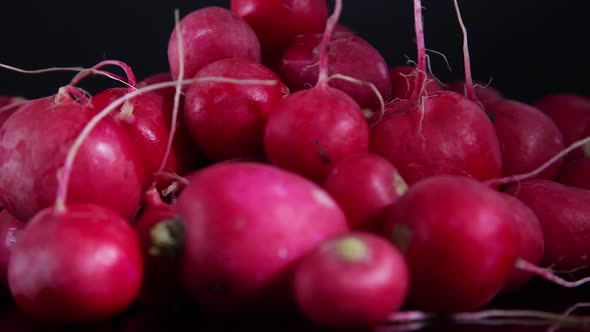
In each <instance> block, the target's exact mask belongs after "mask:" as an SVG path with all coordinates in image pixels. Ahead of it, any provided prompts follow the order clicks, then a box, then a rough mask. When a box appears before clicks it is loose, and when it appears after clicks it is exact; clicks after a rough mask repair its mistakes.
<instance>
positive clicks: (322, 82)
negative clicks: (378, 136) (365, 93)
mask: <svg viewBox="0 0 590 332" xmlns="http://www.w3.org/2000/svg"><path fill="white" fill-rule="evenodd" d="M341 10H342V4H341V0H338V1H337V2H336V8H335V10H334V14H333V15H332V16H331V17H330V18H329V19H328V23H327V24H326V31H325V34H324V40H323V41H322V43H321V47H320V58H319V60H320V63H319V78H318V79H317V83H316V85H315V86H314V87H313V88H311V89H306V90H301V91H298V92H295V93H293V94H291V95H289V96H287V97H286V98H284V99H283V100H282V101H281V102H280V103H278V104H277V105H276V106H275V108H274V109H273V110H272V111H271V114H270V117H269V118H268V122H267V125H266V131H265V136H264V147H265V151H266V155H267V158H268V159H269V160H270V162H271V163H273V164H274V165H277V166H279V167H282V168H285V169H288V170H290V171H293V172H295V173H298V174H301V175H303V176H305V177H307V178H309V179H312V180H314V181H317V182H322V181H323V180H324V179H325V177H326V176H327V175H328V174H329V173H330V172H331V171H332V168H333V167H334V166H335V165H336V164H337V163H339V162H340V161H341V160H342V159H344V158H346V157H348V156H351V155H354V154H358V153H366V152H368V145H369V127H368V124H367V121H366V120H365V117H364V116H363V113H362V111H361V109H360V107H359V106H358V104H357V103H356V102H355V101H354V100H353V99H352V98H350V97H349V96H348V95H347V94H346V93H344V92H342V91H341V90H338V89H336V88H332V87H330V86H329V85H328V79H329V77H328V57H329V55H328V53H327V48H328V42H329V40H330V37H331V35H332V30H333V29H334V26H335V25H336V23H337V21H338V18H339V16H340V12H341Z"/></svg>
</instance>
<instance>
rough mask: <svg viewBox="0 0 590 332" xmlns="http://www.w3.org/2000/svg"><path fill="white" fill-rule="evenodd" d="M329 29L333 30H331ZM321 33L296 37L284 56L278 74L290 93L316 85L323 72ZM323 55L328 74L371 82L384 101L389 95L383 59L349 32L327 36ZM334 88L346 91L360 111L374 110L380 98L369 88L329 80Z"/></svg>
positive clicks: (362, 40) (385, 64) (347, 82)
mask: <svg viewBox="0 0 590 332" xmlns="http://www.w3.org/2000/svg"><path fill="white" fill-rule="evenodd" d="M331 29H332V28H331ZM324 38H325V37H324V35H323V34H321V33H316V34H305V35H299V36H297V37H296V38H295V39H294V40H293V41H292V43H291V44H290V45H289V47H288V48H287V49H286V50H285V52H284V53H283V56H282V59H281V67H280V71H279V74H280V76H281V78H282V79H283V82H285V84H286V85H287V86H288V87H289V89H291V91H293V92H295V91H300V90H303V89H307V88H310V87H311V86H313V85H317V82H318V77H320V75H319V72H320V71H321V70H322V68H320V67H321V62H320V61H321V60H320V57H321V56H322V53H321V49H322V46H321V43H322V42H326V41H325V40H324ZM327 43H328V49H327V50H326V56H327V57H328V60H327V61H328V64H327V66H328V68H327V71H328V74H329V75H332V74H341V75H346V76H349V77H353V78H354V79H356V80H359V81H363V82H368V83H372V84H373V85H374V86H375V87H376V88H377V90H378V91H379V93H380V94H381V96H383V99H386V100H388V99H389V96H390V95H391V78H390V76H389V68H388V66H387V63H386V62H385V59H383V56H381V54H380V53H379V52H378V51H377V50H376V49H375V48H374V47H373V46H372V45H371V44H369V43H368V42H367V41H365V40H364V39H363V38H361V37H360V36H358V35H356V34H354V33H350V32H334V33H333V34H332V36H331V37H330V39H329V41H328V42H327ZM329 85H330V86H331V87H333V88H336V89H339V90H342V91H344V92H346V94H348V95H349V96H350V97H352V99H354V100H355V101H356V102H357V103H358V104H359V106H360V107H361V108H362V109H371V110H373V111H374V110H377V109H379V107H380V103H379V99H378V97H377V95H376V94H375V91H373V90H372V89H371V88H370V87H368V86H365V85H359V84H358V83H355V82H349V81H344V80H338V81H331V82H330V83H329Z"/></svg>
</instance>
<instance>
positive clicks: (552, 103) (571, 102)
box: [535, 93, 590, 161]
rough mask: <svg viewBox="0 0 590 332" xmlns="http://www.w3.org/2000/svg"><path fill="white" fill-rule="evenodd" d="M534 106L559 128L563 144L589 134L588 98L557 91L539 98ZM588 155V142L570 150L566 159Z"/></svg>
mask: <svg viewBox="0 0 590 332" xmlns="http://www.w3.org/2000/svg"><path fill="white" fill-rule="evenodd" d="M535 106H536V107H537V108H539V109H540V110H541V111H543V112H545V113H546V114H547V115H549V116H550V117H551V118H552V119H553V121H555V124H557V126H558V127H559V129H560V130H561V134H562V135H563V138H564V141H565V145H570V144H572V143H574V142H576V141H578V140H580V139H582V138H584V137H588V136H590V99H588V98H585V97H582V96H577V95H573V94H565V93H557V94H552V95H548V96H545V97H543V98H541V99H539V100H538V101H537V102H536V103H535ZM588 156H590V144H586V146H585V147H582V148H579V149H577V150H575V151H572V152H571V153H569V154H568V155H567V157H566V158H565V160H566V161H570V160H573V159H579V158H583V157H588Z"/></svg>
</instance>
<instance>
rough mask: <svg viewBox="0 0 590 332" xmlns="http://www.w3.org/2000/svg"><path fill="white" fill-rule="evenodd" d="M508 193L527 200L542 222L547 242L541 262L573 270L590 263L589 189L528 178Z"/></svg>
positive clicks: (556, 267) (508, 190)
mask: <svg viewBox="0 0 590 332" xmlns="http://www.w3.org/2000/svg"><path fill="white" fill-rule="evenodd" d="M506 193H508V194H511V195H513V196H515V197H516V198H518V199H519V200H521V201H522V202H524V203H525V204H526V205H528V206H529V208H530V209H531V210H532V211H533V212H534V213H535V214H536V216H537V217H538V218H539V222H540V223H541V228H542V230H543V237H544V242H545V251H544V255H543V261H542V264H543V265H545V266H552V267H554V268H555V269H562V270H563V269H574V268H580V267H583V266H587V265H588V264H589V262H590V261H589V258H590V252H589V250H588V242H589V241H590V211H589V208H590V191H588V190H584V189H580V188H574V187H569V186H565V185H562V184H559V183H556V182H553V181H547V180H525V181H523V182H521V183H518V184H515V185H513V186H511V187H509V188H508V189H506Z"/></svg>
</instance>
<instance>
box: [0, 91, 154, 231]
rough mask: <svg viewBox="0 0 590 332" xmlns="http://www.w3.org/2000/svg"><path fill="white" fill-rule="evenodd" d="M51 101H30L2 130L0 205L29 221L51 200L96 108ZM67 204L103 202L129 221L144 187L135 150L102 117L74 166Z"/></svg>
mask: <svg viewBox="0 0 590 332" xmlns="http://www.w3.org/2000/svg"><path fill="white" fill-rule="evenodd" d="M55 99H56V98H55V97H48V98H42V99H38V100H35V101H31V102H29V103H27V104H26V105H24V106H22V107H21V108H20V109H19V111H18V112H16V113H15V114H13V115H12V116H11V117H10V118H9V119H8V121H6V123H5V124H4V126H3V127H2V128H1V129H0V173H1V174H2V177H0V202H1V205H2V206H4V207H5V208H6V209H7V210H8V211H9V212H10V213H11V214H13V215H14V216H15V217H16V218H17V219H19V220H21V221H27V220H28V219H30V218H31V217H32V216H33V215H35V214H36V213H37V212H38V211H40V210H41V209H43V208H45V207H48V206H50V205H51V204H52V202H53V201H54V200H55V195H56V191H57V185H58V177H57V173H58V169H59V168H60V167H61V166H62V164H63V163H64V159H65V158H66V153H67V150H68V148H69V147H70V145H71V144H72V142H73V141H74V139H75V137H76V136H77V135H78V134H79V133H80V131H81V130H82V127H83V126H84V125H85V124H86V123H87V122H88V121H89V120H90V119H91V118H92V117H93V116H94V114H95V110H94V109H93V108H92V107H90V106H84V105H83V104H81V103H77V102H75V101H73V100H71V99H70V100H66V99H65V98H61V101H58V102H56V100H55ZM72 167H73V168H72V170H71V182H70V183H69V187H68V188H69V191H70V197H69V200H68V203H74V202H79V203H82V202H85V203H95V204H101V205H103V206H105V207H109V208H111V209H113V210H114V211H116V212H118V213H119V214H121V216H123V217H124V218H126V219H131V218H132V217H133V216H134V215H135V213H136V211H137V209H138V207H139V202H140V198H141V190H142V185H143V184H144V183H145V175H144V170H143V167H142V165H141V163H140V161H139V156H138V154H137V151H136V148H135V147H134V146H133V143H132V142H131V140H130V139H129V138H128V137H127V135H126V134H125V132H124V131H123V129H122V128H121V126H119V125H118V124H117V123H115V122H114V121H112V120H110V119H105V121H103V122H101V123H100V124H99V125H98V126H97V127H96V128H95V130H94V131H93V132H92V133H91V134H90V136H89V137H88V139H86V140H85V142H84V143H83V144H82V145H81V147H80V153H79V156H78V158H77V160H76V162H75V163H73V164H72Z"/></svg>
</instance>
